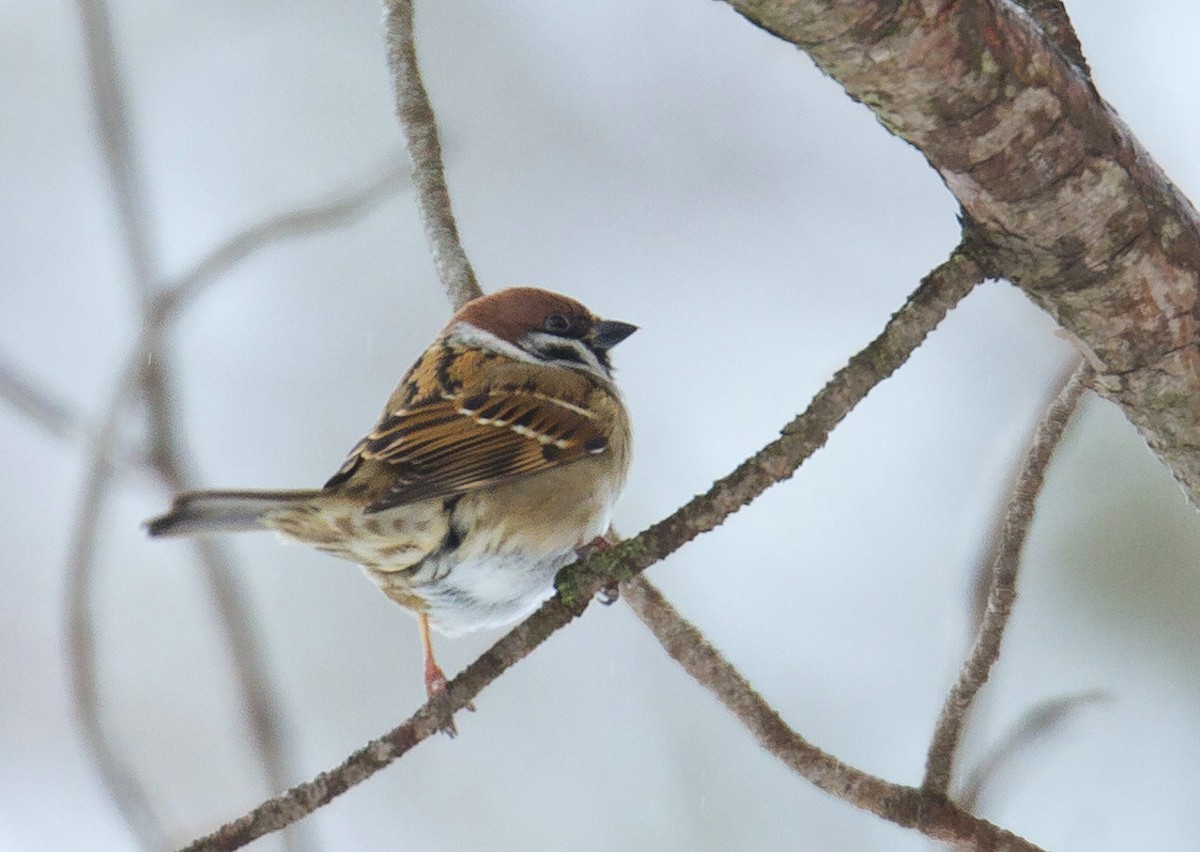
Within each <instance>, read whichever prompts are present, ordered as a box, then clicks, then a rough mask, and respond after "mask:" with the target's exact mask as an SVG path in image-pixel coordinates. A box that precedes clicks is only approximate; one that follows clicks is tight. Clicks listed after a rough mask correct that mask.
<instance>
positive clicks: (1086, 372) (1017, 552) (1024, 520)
mask: <svg viewBox="0 0 1200 852" xmlns="http://www.w3.org/2000/svg"><path fill="white" fill-rule="evenodd" d="M1093 375H1094V374H1093V372H1092V368H1091V367H1089V366H1088V365H1086V364H1080V366H1079V367H1078V368H1076V370H1075V372H1074V373H1072V374H1071V378H1070V379H1069V380H1068V381H1067V383H1066V385H1065V386H1064V387H1063V389H1062V391H1061V392H1060V393H1059V395H1058V397H1057V398H1056V399H1055V400H1054V402H1053V403H1052V404H1051V406H1050V408H1049V410H1047V412H1046V416H1045V417H1044V418H1043V419H1042V422H1041V423H1040V424H1039V425H1038V428H1037V432H1036V434H1035V435H1034V438H1033V444H1032V446H1031V447H1030V449H1029V453H1028V455H1027V456H1026V458H1025V466H1024V468H1023V469H1022V472H1021V476H1020V478H1019V479H1018V481H1017V485H1016V488H1015V489H1014V490H1013V495H1012V499H1011V500H1010V501H1009V504H1008V512H1007V515H1006V518H1005V522H1004V533H1003V535H1002V536H1001V540H1000V548H999V550H998V552H997V554H996V563H995V566H994V567H993V569H992V587H991V590H990V591H989V593H988V602H987V610H986V611H985V612H984V615H983V619H982V621H981V623H980V625H979V633H978V634H977V635H976V637H975V643H974V645H973V646H972V648H971V652H970V654H969V655H968V657H967V660H966V662H964V663H963V667H962V670H961V671H960V672H959V676H958V681H957V683H955V684H954V687H953V688H952V689H951V690H950V694H949V695H948V696H946V702H945V704H944V705H943V706H942V712H941V715H940V716H939V717H938V721H937V726H936V728H935V729H934V733H933V740H932V742H931V743H930V745H929V754H928V756H927V758H926V762H925V779H924V781H922V784H921V786H922V787H923V788H924V789H926V790H930V791H933V792H937V793H940V794H943V795H944V794H946V793H947V791H948V790H949V789H950V779H951V775H952V773H953V769H954V757H955V752H956V751H957V750H958V742H959V739H960V738H961V736H962V728H963V723H964V722H965V720H966V717H967V712H968V711H969V710H970V708H971V702H972V701H973V700H974V699H975V695H976V694H977V693H978V692H979V690H980V688H981V687H982V686H983V684H984V683H985V682H986V681H987V679H988V674H989V673H990V672H991V669H992V665H993V664H994V663H995V662H996V659H997V658H998V657H999V656H1000V642H1001V640H1002V639H1003V638H1004V629H1005V627H1006V626H1007V625H1008V617H1009V615H1010V614H1011V613H1012V606H1013V602H1014V601H1015V600H1016V596H1017V573H1018V571H1019V570H1020V564H1021V549H1022V547H1023V546H1024V544H1025V538H1026V536H1027V535H1028V533H1029V527H1030V526H1031V525H1032V523H1033V514H1034V508H1035V507H1036V505H1037V497H1038V494H1039V492H1040V491H1041V489H1042V483H1043V482H1044V481H1045V477H1046V467H1047V466H1048V465H1049V463H1050V458H1051V456H1052V455H1053V454H1054V450H1055V448H1057V447H1058V444H1059V441H1060V440H1061V439H1062V436H1063V432H1064V431H1065V430H1066V426H1067V422H1068V421H1069V420H1070V419H1071V414H1072V413H1073V412H1074V411H1075V407H1076V405H1077V404H1078V403H1079V398H1080V396H1082V395H1083V392H1084V391H1085V390H1086V389H1087V387H1088V385H1089V384H1090V382H1091V380H1092V377H1093Z"/></svg>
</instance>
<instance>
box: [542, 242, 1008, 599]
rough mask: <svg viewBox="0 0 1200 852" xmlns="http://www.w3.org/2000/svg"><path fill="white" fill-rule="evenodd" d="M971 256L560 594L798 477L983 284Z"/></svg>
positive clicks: (617, 575)
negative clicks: (732, 459)
mask: <svg viewBox="0 0 1200 852" xmlns="http://www.w3.org/2000/svg"><path fill="white" fill-rule="evenodd" d="M973 254H974V246H973V245H972V244H971V243H970V242H969V240H968V242H965V243H964V244H963V245H962V246H960V247H959V248H957V249H955V251H954V252H953V253H952V254H951V255H950V257H949V258H948V259H947V260H946V261H945V262H943V263H942V264H941V265H939V266H938V267H937V268H936V269H934V270H933V271H932V272H930V273H929V274H928V275H926V276H925V278H924V279H923V280H922V281H921V285H920V286H919V287H918V288H917V289H916V290H915V291H913V294H912V295H911V296H909V298H908V301H907V302H905V303H904V306H903V307H901V308H900V310H898V311H896V313H895V314H894V315H893V316H892V318H891V319H890V320H889V321H888V323H887V325H886V326H885V327H884V329H883V331H882V332H881V333H880V335H879V336H878V337H877V338H875V339H874V340H873V341H871V343H870V344H868V345H867V347H866V348H865V349H863V350H862V351H860V352H858V353H857V354H855V355H854V357H852V358H851V359H850V363H849V364H847V365H846V366H845V367H843V368H842V369H840V370H838V372H837V373H836V374H835V375H834V376H833V378H832V379H830V380H829V382H828V383H826V385H825V387H823V388H821V390H820V391H819V392H818V393H817V395H816V396H815V397H813V400H812V402H811V403H809V406H808V408H807V409H805V411H804V412H803V413H802V414H800V415H798V416H797V417H796V418H795V419H794V420H792V422H791V423H789V424H787V425H786V426H785V427H784V428H783V430H782V431H783V434H782V435H781V436H780V437H779V438H777V439H776V440H774V441H772V442H771V443H770V444H768V445H767V446H765V447H763V449H761V450H759V451H758V452H757V453H755V454H754V455H753V456H751V457H750V458H749V459H747V460H746V461H744V462H743V463H742V464H741V465H739V466H738V468H737V469H736V470H735V471H733V472H732V473H730V474H729V475H727V476H725V477H724V478H722V479H720V480H718V481H717V482H716V483H714V484H713V486H712V487H711V488H710V489H709V490H708V491H707V492H706V493H705V494H702V495H700V496H699V497H693V498H692V499H691V500H690V501H688V503H687V504H686V505H684V506H683V507H682V508H680V509H679V510H678V511H676V512H673V513H672V514H671V516H670V517H668V518H666V519H665V520H662V521H659V522H658V523H657V524H655V525H654V526H652V527H650V528H649V529H647V530H645V531H644V532H642V533H641V534H640V535H638V536H637V538H636V539H631V540H630V541H626V542H622V543H621V544H618V545H616V546H615V547H613V548H612V549H611V550H607V551H604V552H601V553H598V554H596V555H595V556H593V557H592V558H590V559H588V560H587V562H586V563H584V564H582V565H580V566H579V567H578V568H577V569H573V570H571V571H569V572H564V573H561V574H560V575H559V577H558V581H557V583H558V591H559V594H560V595H561V596H562V597H563V599H564V600H565V601H566V602H567V603H568V605H577V604H579V603H580V602H586V601H587V600H588V599H590V597H591V595H592V594H594V592H595V588H596V584H597V582H599V583H600V584H603V583H606V582H607V583H611V582H612V581H613V580H625V579H628V578H629V577H630V576H632V575H633V574H635V573H638V572H640V571H643V570H645V569H646V568H647V567H648V566H649V565H650V564H652V563H653V562H655V561H657V560H658V559H661V558H662V557H663V556H665V555H666V554H668V553H671V552H673V551H675V550H677V549H679V548H680V547H682V546H683V545H684V544H686V543H687V542H689V541H691V540H692V539H693V538H695V537H696V536H698V535H700V534H701V533H704V532H708V531H709V530H711V529H713V528H714V527H716V526H718V525H719V524H721V523H722V522H723V521H724V520H725V519H726V518H727V517H729V516H730V515H731V514H733V513H734V512H736V511H737V510H738V509H740V508H741V507H742V506H744V505H746V504H747V503H749V502H750V501H751V500H754V499H755V498H756V497H758V496H759V495H760V494H762V493H763V492H764V491H765V490H766V489H767V488H769V487H770V486H772V485H774V484H775V483H777V482H781V481H783V480H785V479H787V478H788V477H790V476H791V475H792V474H793V473H795V472H796V469H797V468H798V467H799V466H800V465H801V463H803V461H804V460H805V459H807V458H808V457H809V456H811V455H812V454H813V453H814V452H816V451H817V450H818V449H820V448H821V447H822V446H824V444H825V441H826V440H827V439H828V437H829V433H830V432H831V431H832V430H833V428H834V427H835V426H837V424H838V423H840V422H841V421H842V419H843V418H844V417H845V416H846V415H847V414H849V413H850V410H851V409H852V408H854V406H855V405H857V404H858V403H859V402H861V401H862V399H863V398H864V397H865V396H866V395H867V394H868V393H869V392H870V391H871V389H872V388H873V387H875V386H876V385H877V384H879V383H880V382H881V381H883V380H884V379H886V378H887V377H888V376H890V375H891V374H892V373H893V372H895V371H896V370H897V369H898V368H899V367H900V365H901V364H903V363H904V362H905V361H906V360H908V356H909V355H911V354H912V353H913V351H915V350H916V348H917V347H918V346H920V345H921V342H922V341H923V340H924V339H925V336H926V335H927V334H929V332H930V331H932V330H933V329H934V328H935V327H936V326H937V325H938V323H939V322H941V320H942V318H943V317H944V316H945V315H946V313H947V312H948V311H949V310H950V309H951V308H952V307H954V305H956V304H957V303H958V301H959V300H960V299H961V298H963V296H965V295H966V294H967V293H968V292H970V290H971V288H972V287H974V286H975V284H976V283H978V282H980V281H982V280H983V278H984V277H985V274H986V273H985V270H984V269H983V267H982V266H981V265H980V264H979V262H977V261H976V260H975V258H974V256H973Z"/></svg>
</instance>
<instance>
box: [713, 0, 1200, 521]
mask: <svg viewBox="0 0 1200 852" xmlns="http://www.w3.org/2000/svg"><path fill="white" fill-rule="evenodd" d="M726 2H728V3H729V5H730V6H732V7H733V8H734V9H736V10H737V11H738V12H740V13H741V14H742V15H744V16H745V17H746V18H748V19H749V20H750V21H752V22H753V23H754V24H756V25H758V26H760V27H762V28H763V29H765V30H767V31H768V32H771V33H774V34H775V35H777V36H779V37H780V38H782V39H785V40H786V41H789V42H791V43H792V44H795V45H797V46H799V47H801V48H802V49H804V50H805V51H806V52H807V53H808V54H809V55H810V56H811V57H812V58H813V60H814V61H815V62H816V63H817V65H818V66H819V67H820V68H821V69H822V70H823V71H824V72H825V73H827V74H829V75H830V76H831V77H833V78H834V79H835V80H837V81H838V82H839V83H841V85H842V86H843V87H845V90H846V92H847V94H849V95H850V96H851V97H852V98H854V99H855V100H858V101H861V102H862V103H864V104H866V105H867V106H868V107H870V109H872V110H873V111H874V112H875V114H876V115H877V116H878V118H879V120H880V122H881V123H882V124H883V125H884V126H885V127H886V128H888V129H889V130H890V131H891V132H892V133H894V134H896V135H897V136H899V137H901V138H903V139H905V140H907V141H908V142H910V143H911V144H912V145H914V146H915V147H916V148H917V149H919V150H920V151H921V152H922V153H923V154H924V155H925V156H926V157H927V158H928V160H929V162H930V164H931V165H932V166H933V167H934V168H935V169H936V170H937V171H938V173H939V174H940V175H941V177H942V178H943V180H944V181H945V182H946V186H947V187H948V188H949V189H950V191H951V192H953V193H954V195H955V197H956V198H957V199H958V201H959V202H960V203H961V205H962V207H963V210H964V211H965V213H966V214H967V215H968V216H969V217H970V218H971V220H972V221H973V222H974V224H975V227H976V228H977V229H978V231H979V236H980V240H981V241H982V242H984V243H986V244H988V245H990V247H991V248H992V250H993V254H992V257H994V259H995V271H996V272H997V273H998V274H999V275H1001V276H1003V277H1005V278H1007V279H1009V280H1010V281H1012V282H1013V283H1015V284H1017V285H1018V286H1019V287H1021V288H1022V289H1023V290H1024V291H1025V292H1026V293H1028V294H1029V296H1030V297H1031V298H1032V299H1033V300H1034V302H1036V303H1037V304H1038V305H1040V306H1041V307H1042V308H1043V309H1044V310H1046V311H1047V312H1048V313H1050V314H1051V315H1052V316H1053V317H1054V318H1055V319H1056V320H1057V321H1058V322H1059V323H1060V324H1061V325H1062V326H1063V327H1064V328H1065V329H1066V330H1067V331H1069V332H1070V333H1071V334H1072V335H1073V336H1074V337H1075V339H1076V345H1077V346H1078V347H1079V348H1080V349H1081V350H1082V353H1083V354H1084V356H1085V357H1086V358H1087V360H1088V362H1089V363H1090V364H1093V365H1098V367H1099V369H1098V371H1097V372H1098V376H1097V381H1096V390H1097V392H1099V393H1100V394H1101V395H1103V396H1105V397H1107V398H1109V399H1111V400H1114V401H1115V402H1117V403H1118V404H1119V405H1120V406H1121V407H1122V409H1124V411H1125V414H1126V416H1127V417H1128V418H1129V419H1130V420H1131V421H1132V422H1133V423H1134V425H1135V426H1136V427H1137V428H1138V430H1139V431H1140V432H1141V433H1142V435H1143V436H1144V437H1145V438H1146V440H1147V442H1148V443H1149V444H1150V447H1151V448H1152V449H1153V450H1154V451H1155V452H1156V453H1157V454H1158V455H1159V456H1160V457H1161V458H1162V460H1163V461H1164V462H1165V463H1166V464H1167V465H1168V466H1169V467H1170V469H1171V471H1172V472H1173V473H1174V475H1175V477H1176V478H1177V479H1178V480H1179V481H1180V482H1181V484H1182V485H1183V487H1184V489H1185V491H1186V492H1187V493H1188V496H1189V498H1190V499H1191V501H1192V503H1193V504H1194V505H1200V452H1198V451H1197V450H1198V449H1200V406H1197V405H1195V404H1194V402H1193V401H1194V400H1196V399H1198V398H1200V345H1198V340H1200V336H1198V335H1197V334H1196V329H1197V328H1198V327H1200V293H1198V289H1200V275H1197V270H1198V269H1200V216H1198V215H1197V213H1196V210H1195V208H1193V206H1192V205H1191V203H1190V202H1189V201H1188V200H1187V199H1186V198H1184V197H1183V195H1182V194H1180V192H1179V191H1178V189H1177V188H1176V187H1175V186H1174V185H1173V184H1172V183H1171V181H1170V180H1169V179H1168V177H1167V176H1166V175H1165V174H1163V172H1162V170H1161V169H1160V168H1159V166H1158V165H1157V164H1156V163H1155V162H1154V160H1153V159H1152V158H1151V157H1150V155H1149V154H1148V153H1147V152H1146V151H1145V150H1144V149H1143V148H1142V146H1141V144H1140V143H1139V142H1138V140H1137V139H1136V138H1135V137H1134V135H1133V133H1132V132H1131V131H1130V130H1129V128H1128V127H1126V126H1125V125H1124V123H1122V121H1121V120H1120V118H1118V117H1117V115H1116V114H1115V113H1114V112H1113V111H1112V110H1111V109H1110V108H1109V106H1108V105H1107V104H1106V103H1105V102H1104V100H1103V99H1102V98H1101V97H1100V95H1099V93H1098V92H1097V91H1096V90H1095V87H1094V86H1093V85H1092V83H1091V80H1090V79H1089V78H1088V77H1087V75H1086V74H1085V73H1084V71H1083V69H1082V68H1081V67H1079V66H1077V65H1076V64H1075V63H1074V62H1072V61H1070V60H1069V59H1068V58H1067V55H1068V53H1069V51H1064V50H1063V49H1061V48H1060V44H1062V43H1064V42H1062V41H1060V43H1059V44H1056V43H1055V42H1054V41H1052V40H1051V37H1052V34H1053V31H1054V29H1055V26H1056V25H1055V24H1053V23H1052V22H1049V18H1047V17H1046V15H1045V14H1043V15H1042V20H1043V21H1046V22H1047V23H1045V24H1042V25H1039V23H1038V22H1037V21H1035V19H1034V18H1033V17H1031V16H1030V15H1029V14H1026V13H1025V11H1024V10H1022V9H1021V8H1020V7H1018V6H1016V5H1014V4H1013V3H1010V2H1006V0H955V2H933V0H926V2H923V3H899V2H894V0H771V2H768V0H726ZM1027 5H1029V6H1030V7H1031V8H1032V7H1034V6H1045V5H1046V3H1045V2H1042V0H1039V2H1033V0H1031V2H1030V3H1029V4H1027ZM1050 5H1053V4H1052V3H1051V4H1050ZM1060 23H1061V22H1060ZM1057 38H1059V39H1060V40H1061V39H1063V30H1062V27H1061V26H1059V30H1058V36H1057Z"/></svg>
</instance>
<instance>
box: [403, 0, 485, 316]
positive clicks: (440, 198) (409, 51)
mask: <svg viewBox="0 0 1200 852" xmlns="http://www.w3.org/2000/svg"><path fill="white" fill-rule="evenodd" d="M384 27H385V32H386V38H387V58H388V68H389V69H390V70H391V73H392V84H393V87H394V88H395V96H396V117H397V118H398V119H399V120H400V126H401V128H403V130H404V138H405V140H406V141H407V143H408V153H409V154H410V155H411V157H412V161H413V182H414V184H415V185H416V187H417V201H418V204H419V205H420V208H421V218H422V220H423V221H424V222H425V236H426V238H427V239H428V240H429V247H430V249H431V250H432V252H433V262H434V265H435V266H436V267H437V271H438V278H439V280H440V281H441V282H442V287H444V288H445V290H446V295H447V296H449V298H450V303H451V304H452V305H454V307H455V309H456V310H457V309H458V308H461V307H462V306H463V305H464V304H466V303H467V302H469V301H470V300H471V299H474V298H476V297H478V296H481V295H483V291H482V290H481V289H480V288H479V282H478V281H477V280H476V279H475V270H473V269H472V268H471V262H470V261H469V260H467V254H466V252H465V251H463V247H462V243H461V242H460V241H459V238H458V226H457V225H455V223H454V214H453V212H452V211H451V208H450V192H449V190H448V189H447V188H446V175H445V171H444V169H443V167H442V147H441V144H440V143H439V142H438V130H437V123H436V122H435V121H434V118H433V107H432V106H430V104H429V96H428V95H427V94H426V93H425V85H424V84H423V83H422V82H421V72H420V70H419V68H418V67H417V51H416V47H415V46H414V45H413V9H412V0H385V2H384Z"/></svg>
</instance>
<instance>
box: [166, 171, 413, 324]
mask: <svg viewBox="0 0 1200 852" xmlns="http://www.w3.org/2000/svg"><path fill="white" fill-rule="evenodd" d="M407 182H408V170H407V169H406V168H404V167H402V166H400V165H398V164H395V163H393V162H392V161H391V159H390V158H389V162H388V165H387V166H386V167H384V168H381V169H379V170H377V172H376V174H375V175H374V176H373V177H371V178H370V179H368V180H367V181H365V182H364V183H362V184H361V185H360V186H355V187H351V188H347V189H343V190H340V191H339V192H337V193H336V194H334V195H333V196H332V197H330V198H329V199H328V200H326V201H322V202H319V203H316V204H313V205H311V206H308V207H301V208H298V209H296V210H289V211H287V212H286V213H281V214H279V215H278V216H272V217H270V218H268V219H264V220H263V221H261V222H256V223H255V224H253V225H250V226H249V227H248V228H246V229H244V230H242V231H239V232H238V233H236V234H234V235H233V236H232V237H229V238H228V239H227V240H225V241H224V242H223V243H221V244H220V245H218V246H217V247H216V248H215V249H213V250H212V251H210V252H209V253H208V254H206V255H205V256H204V257H202V258H201V259H200V260H199V261H197V262H196V264H195V265H194V266H192V268H191V269H189V270H187V271H186V272H184V273H183V274H181V275H180V276H179V277H178V278H176V279H175V281H174V283H173V285H172V286H171V288H170V289H169V290H166V291H165V292H163V293H162V295H161V296H160V297H159V300H158V303H157V304H156V306H155V311H156V314H157V317H158V321H159V322H162V323H165V322H167V321H169V320H170V319H172V318H173V317H175V316H178V315H179V314H180V312H181V311H182V310H183V309H184V308H186V307H187V306H188V305H190V304H191V303H192V301H193V300H194V299H195V298H196V297H197V296H199V295H200V294H201V293H202V292H204V290H206V289H207V288H208V287H209V286H210V285H211V284H212V283H213V282H214V281H217V280H219V279H220V278H221V276H223V275H225V274H226V273H227V272H229V271H230V270H231V269H233V268H234V267H235V266H237V264H239V263H241V262H242V261H243V260H245V259H246V258H247V257H249V256H250V255H252V254H254V253H256V252H258V251H261V250H262V249H264V248H266V247H267V246H270V245H273V244H274V243H279V242H283V241H284V240H290V239H295V238H296V237H303V236H307V235H309V234H315V233H320V232H321V231H326V230H330V229H333V228H338V227H342V226H345V225H350V224H352V223H354V222H356V221H357V220H358V219H360V218H362V217H363V216H365V215H367V214H368V213H370V212H371V211H372V210H374V209H375V208H376V207H378V206H379V204H381V203H382V202H384V201H386V200H387V199H389V198H391V197H392V196H393V195H395V194H396V192H397V191H398V190H399V189H400V188H401V187H403V186H404V185H405V184H406V183H407Z"/></svg>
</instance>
